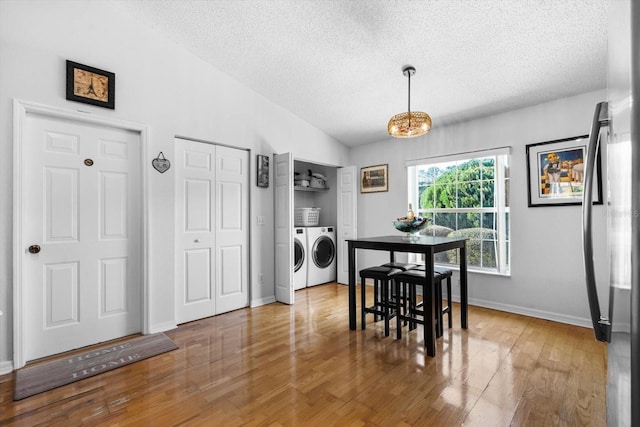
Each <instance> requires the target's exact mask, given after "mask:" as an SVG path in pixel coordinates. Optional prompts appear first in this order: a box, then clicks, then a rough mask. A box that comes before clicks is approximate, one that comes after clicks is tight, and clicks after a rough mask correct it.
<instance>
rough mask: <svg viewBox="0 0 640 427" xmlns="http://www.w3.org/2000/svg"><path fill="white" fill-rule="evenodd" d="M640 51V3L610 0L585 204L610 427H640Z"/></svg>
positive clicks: (588, 271) (589, 275) (590, 283)
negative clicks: (601, 219) (600, 282)
mask: <svg viewBox="0 0 640 427" xmlns="http://www.w3.org/2000/svg"><path fill="white" fill-rule="evenodd" d="M639 50H640V2H639V1H637V0H610V2H609V31H608V70H607V100H606V101H605V102H602V103H600V104H598V105H597V106H596V108H595V112H594V117H593V122H592V124H591V131H590V135H589V146H588V149H587V150H588V153H587V157H586V167H585V172H586V173H585V183H584V184H585V186H584V198H583V204H582V215H583V233H584V235H583V249H584V265H585V275H586V284H587V295H588V299H589V306H590V311H591V318H592V320H593V329H594V334H595V337H596V339H598V340H600V341H605V342H608V343H609V344H608V345H607V376H608V379H607V398H606V399H607V423H608V425H609V426H610V427H614V426H640V283H639V280H640V145H639V144H640V134H639V132H640V129H639V128H640V106H638V105H637V103H638V102H639V101H640V52H638V51H639ZM634 100H635V101H636V105H634V102H633V101H634ZM600 150H606V159H607V168H606V172H607V173H606V175H607V176H606V183H607V187H606V188H607V199H606V203H607V240H608V242H607V247H608V251H607V252H608V256H609V263H608V273H609V274H608V275H609V287H608V288H609V291H608V292H609V295H608V301H609V306H608V314H607V315H603V314H602V313H601V309H600V301H599V298H598V290H597V285H596V281H595V271H594V270H595V269H594V259H593V258H594V257H593V249H594V247H593V245H594V242H593V241H592V239H591V229H592V224H591V219H592V215H591V210H592V194H593V188H594V187H593V186H594V185H595V183H594V182H593V173H590V172H593V171H595V169H594V165H595V159H596V154H597V153H598V152H600ZM595 243H596V244H601V242H595ZM596 261H597V260H596ZM603 311H604V310H603Z"/></svg>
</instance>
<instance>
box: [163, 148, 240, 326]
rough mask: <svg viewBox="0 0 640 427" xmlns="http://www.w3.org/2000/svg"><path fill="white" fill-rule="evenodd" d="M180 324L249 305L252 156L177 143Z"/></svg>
mask: <svg viewBox="0 0 640 427" xmlns="http://www.w3.org/2000/svg"><path fill="white" fill-rule="evenodd" d="M175 141H176V159H175V165H176V171H175V174H176V252H175V253H176V320H177V322H178V323H184V322H190V321H192V320H197V319H202V318H204V317H209V316H213V315H216V314H220V313H224V312H227V311H231V310H236V309H238V308H243V307H246V306H248V305H249V286H248V277H249V274H248V271H249V265H248V252H249V251H248V239H249V232H248V215H249V206H248V203H249V196H248V195H249V153H248V151H246V150H239V149H234V148H229V147H224V146H220V145H214V144H207V143H203V142H197V141H191V140H187V139H182V138H176V139H175Z"/></svg>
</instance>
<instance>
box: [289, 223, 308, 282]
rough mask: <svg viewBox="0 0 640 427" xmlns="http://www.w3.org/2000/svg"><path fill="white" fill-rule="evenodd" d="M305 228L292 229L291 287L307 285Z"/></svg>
mask: <svg viewBox="0 0 640 427" xmlns="http://www.w3.org/2000/svg"><path fill="white" fill-rule="evenodd" d="M308 263H309V255H308V251H307V229H306V228H305V227H296V228H294V229H293V289H294V290H296V291H297V290H298V289H302V288H306V287H307V264H308Z"/></svg>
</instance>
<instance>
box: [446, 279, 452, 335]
mask: <svg viewBox="0 0 640 427" xmlns="http://www.w3.org/2000/svg"><path fill="white" fill-rule="evenodd" d="M447 308H448V310H447V317H448V318H449V319H448V320H449V329H451V328H453V322H452V320H451V312H452V311H453V310H452V308H453V306H452V305H451V276H449V277H447Z"/></svg>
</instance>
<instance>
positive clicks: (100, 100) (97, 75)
mask: <svg viewBox="0 0 640 427" xmlns="http://www.w3.org/2000/svg"><path fill="white" fill-rule="evenodd" d="M67 99H68V100H70V101H76V102H83V103H85V104H91V105H97V106H98V107H104V108H111V109H112V110H113V109H115V105H116V75H115V74H114V73H111V72H109V71H104V70H100V69H98V68H93V67H89V66H88V65H82V64H78V63H77V62H73V61H67Z"/></svg>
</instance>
